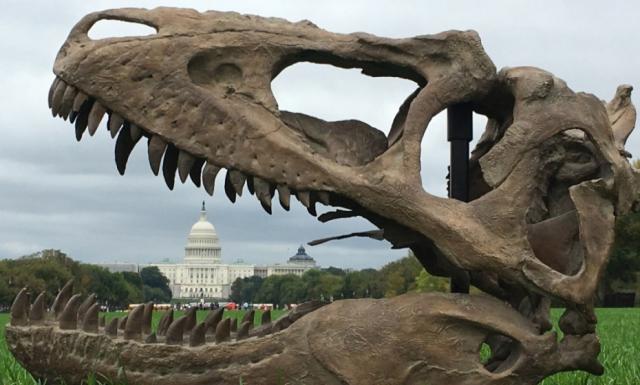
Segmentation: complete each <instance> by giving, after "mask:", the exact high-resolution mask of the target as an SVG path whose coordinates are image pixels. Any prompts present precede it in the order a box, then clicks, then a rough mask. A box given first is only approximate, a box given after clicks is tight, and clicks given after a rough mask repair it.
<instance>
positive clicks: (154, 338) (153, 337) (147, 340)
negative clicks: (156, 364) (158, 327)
mask: <svg viewBox="0 0 640 385" xmlns="http://www.w3.org/2000/svg"><path fill="white" fill-rule="evenodd" d="M144 343H145V344H156V343H158V337H157V336H156V333H151V334H149V335H148V336H147V338H145V339H144Z"/></svg>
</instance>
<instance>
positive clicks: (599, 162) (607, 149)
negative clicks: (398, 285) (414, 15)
mask: <svg viewBox="0 0 640 385" xmlns="http://www.w3.org/2000/svg"><path fill="white" fill-rule="evenodd" d="M102 19H117V20H123V21H129V22H136V23H142V24H146V25H149V26H152V27H154V28H155V29H156V31H157V33H156V34H154V35H150V36H144V37H121V38H108V39H98V40H94V39H91V38H89V37H88V31H89V29H90V28H91V27H92V26H93V24H94V23H96V22H97V21H99V20H102ZM303 61H306V62H313V63H323V64H330V65H333V66H337V67H341V68H359V69H361V70H362V72H363V73H364V74H365V75H369V76H389V77H399V78H404V79H409V80H412V81H414V82H415V83H416V90H415V92H413V93H412V94H411V95H409V96H408V97H407V99H406V100H405V102H404V103H403V104H402V105H401V106H400V107H399V110H398V113H397V115H396V117H395V119H394V121H393V124H392V127H391V128H390V129H389V131H388V132H389V134H388V135H387V134H385V133H384V132H382V131H380V130H378V129H377V128H374V127H371V126H369V125H368V124H365V123H363V122H360V121H357V120H346V121H336V122H327V121H324V120H321V119H318V118H315V117H312V116H308V115H305V114H301V113H292V112H287V111H282V110H280V109H279V108H278V105H277V103H276V101H275V98H274V96H273V94H272V92H271V88H270V84H271V81H272V80H273V79H274V78H275V77H276V76H277V75H278V74H279V73H280V72H281V71H282V70H283V69H285V68H287V67H288V66H291V65H293V64H295V63H298V62H303ZM54 73H55V75H56V78H55V81H54V83H53V85H52V87H51V91H50V94H49V105H50V107H51V109H52V112H53V115H54V116H60V117H62V118H63V119H65V120H66V119H69V120H70V121H71V122H72V123H73V124H74V125H75V133H76V136H77V138H78V140H80V138H81V137H82V136H83V135H84V134H85V133H86V132H88V133H89V134H90V135H93V134H94V133H95V132H96V130H97V128H98V127H99V125H100V123H101V121H102V119H103V116H105V115H107V116H108V121H107V122H106V126H107V127H108V129H109V130H110V132H111V134H112V136H114V137H115V136H116V135H117V140H116V144H115V160H116V165H117V168H118V170H119V171H120V173H124V171H125V168H126V164H127V159H128V157H129V154H130V153H131V151H132V149H133V148H134V146H135V145H136V144H137V143H138V142H139V141H140V140H141V139H143V138H145V139H146V140H147V141H148V154H149V163H150V166H151V169H152V171H153V172H154V173H155V174H158V173H159V172H160V171H162V174H163V177H164V179H165V181H166V183H167V185H168V186H169V188H173V184H174V179H175V176H176V173H178V175H179V177H180V179H181V180H182V181H183V182H184V181H185V180H186V179H188V178H191V179H192V181H193V182H194V184H195V185H196V186H198V187H200V186H201V185H203V187H204V188H205V189H206V191H207V192H209V193H210V194H212V193H213V189H214V180H215V177H216V175H217V174H218V172H219V171H220V170H221V169H223V168H224V169H227V174H226V179H225V186H224V191H225V193H226V195H227V196H228V197H229V199H231V200H232V201H235V199H236V196H237V195H240V194H241V193H242V191H243V187H244V185H245V184H246V185H247V187H248V189H249V192H250V193H252V194H254V195H255V196H256V197H257V199H258V201H259V202H260V204H261V205H262V207H263V208H264V209H265V210H266V211H267V212H271V210H272V198H273V197H274V195H275V192H276V191H277V193H278V199H279V202H280V204H281V205H282V206H283V207H284V208H285V209H288V208H289V204H290V198H291V196H295V197H296V198H297V199H298V200H299V201H300V202H301V203H302V204H303V205H304V206H305V207H306V208H307V209H308V211H309V212H310V213H311V214H312V215H316V209H315V207H316V204H318V203H320V204H323V205H326V206H332V207H337V208H339V209H337V210H335V211H328V212H325V213H324V214H322V215H320V216H319V217H318V219H319V220H321V221H323V222H326V221H330V220H335V219H340V218H346V217H353V216H359V217H363V218H365V219H367V220H368V221H370V222H371V223H372V224H373V225H375V227H376V230H375V231H372V232H369V233H359V234H358V235H367V234H368V235H371V236H372V237H377V238H379V239H382V238H383V239H385V240H387V241H388V242H390V243H391V244H392V245H393V246H394V247H396V248H408V249H411V250H412V252H413V253H414V255H415V256H416V257H417V258H418V260H419V261H420V262H421V263H422V264H423V265H424V267H425V268H426V269H427V270H428V271H429V272H430V273H432V274H435V275H439V276H447V277H459V276H465V277H467V279H468V280H469V281H470V283H471V284H472V285H473V286H475V287H476V288H478V289H480V290H481V291H482V292H483V294H479V295H469V294H464V293H457V294H415V293H414V294H408V295H403V296H399V297H396V298H391V299H384V300H370V299H366V300H345V301H337V302H335V303H332V304H329V305H326V306H323V305H324V304H321V303H315V302H311V303H308V304H305V305H304V306H301V307H299V308H298V309H297V310H296V311H293V312H291V313H290V314H288V315H286V316H284V317H282V318H281V319H279V320H278V321H274V322H270V319H269V317H266V318H265V320H264V324H263V325H262V326H259V327H253V323H252V321H251V320H250V319H246V320H244V322H241V324H240V325H236V324H235V323H234V322H231V321H229V319H228V318H223V317H222V313H220V312H212V313H211V314H209V315H208V317H207V319H206V320H205V321H203V322H202V323H196V322H195V318H194V315H193V314H187V315H186V316H184V317H182V318H178V319H175V320H174V319H173V313H171V312H169V313H166V314H165V315H164V317H163V319H162V321H161V323H160V325H159V327H158V329H157V330H156V331H155V332H152V331H151V328H150V322H151V321H150V320H151V318H150V314H151V312H152V308H153V307H152V306H151V305H149V304H147V305H140V307H138V308H136V309H135V310H133V311H132V312H131V313H130V314H129V316H128V317H127V319H126V320H124V321H121V322H120V324H121V325H120V326H121V327H122V329H123V330H124V334H123V335H122V336H120V337H119V336H118V324H117V322H115V321H113V322H110V323H108V324H104V325H103V323H102V322H100V321H99V318H98V307H97V306H96V305H95V301H96V299H95V297H89V298H87V299H86V300H84V301H82V300H81V298H80V297H79V296H71V285H68V286H66V287H65V288H64V289H63V290H62V291H61V292H60V294H59V296H58V298H57V300H56V303H55V304H54V306H53V308H52V312H51V314H47V313H46V312H45V311H44V309H45V305H44V303H43V301H42V298H40V297H39V298H38V299H37V300H36V301H35V302H34V303H33V305H31V309H30V310H29V299H28V295H27V291H26V290H25V291H23V292H21V293H20V294H19V295H18V298H16V301H15V304H14V306H13V309H12V321H11V325H10V326H8V328H7V341H8V343H9V346H10V348H11V350H12V351H13V353H14V355H15V356H16V357H17V358H18V360H19V361H20V362H22V363H23V364H24V365H25V366H26V367H27V368H28V369H29V370H30V371H31V372H32V373H34V374H35V375H36V376H38V377H41V378H46V379H52V380H53V379H57V378H62V379H64V380H66V381H67V382H68V383H79V382H80V381H82V379H83V378H84V376H85V375H86V373H87V372H91V371H94V372H98V373H100V374H102V375H104V376H105V377H107V378H110V379H117V378H118V375H119V374H121V373H123V372H126V374H127V378H128V379H129V381H130V382H131V383H135V384H162V385H172V384H194V385H195V384H213V383H216V384H237V383H239V379H243V381H245V383H249V384H273V383H279V382H278V381H280V383H296V384H298V383H299V384H424V383H429V384H444V383H451V384H518V385H522V384H536V383H538V382H539V381H540V380H541V379H543V378H544V377H546V376H549V375H551V374H553V373H556V372H559V371H567V370H584V371H588V372H591V373H595V374H599V373H602V371H603V367H602V366H601V364H600V363H599V362H598V358H597V356H598V353H599V350H600V346H599V341H598V338H597V336H596V334H595V325H596V317H595V315H594V309H593V302H594V296H595V294H596V289H597V286H598V282H599V279H600V277H601V275H602V272H603V269H604V268H605V266H606V263H607V258H608V256H609V253H610V251H611V247H612V244H613V240H614V222H615V220H616V217H618V216H620V215H623V214H625V213H627V212H629V211H631V210H634V209H635V208H636V205H637V201H638V191H639V183H640V179H639V177H638V173H637V172H636V171H635V170H634V169H633V167H631V166H630V164H629V162H628V160H627V157H628V156H629V153H628V152H627V151H626V150H625V148H624V143H625V141H626V138H627V137H628V136H629V134H630V133H631V131H632V130H633V128H634V125H635V109H634V107H633V105H632V104H631V101H630V94H631V87H630V86H627V85H623V86H620V87H619V88H618V90H617V92H616V95H615V97H614V99H613V100H612V101H611V102H609V103H604V102H602V101H601V100H599V99H598V98H596V97H595V96H593V95H590V94H586V93H576V92H574V91H572V90H571V89H570V88H568V87H567V85H566V84H565V82H564V81H562V80H561V79H558V78H556V77H555V76H553V75H552V74H551V73H549V72H546V71H544V70H541V69H537V68H533V67H517V68H504V69H502V70H500V71H496V68H495V66H494V64H493V63H492V62H491V60H490V59H489V57H488V56H487V55H486V54H485V52H484V50H483V48H482V45H481V42H480V38H479V37H478V35H477V34H476V33H475V32H473V31H466V32H461V31H448V32H444V33H440V34H436V35H423V36H416V37H413V38H404V39H388V38H381V37H377V36H373V35H369V34H364V33H354V34H346V35H345V34H335V33H330V32H327V31H325V30H322V29H320V28H318V27H317V26H315V25H314V24H313V23H311V22H309V21H300V22H297V23H290V22H287V21H285V20H282V19H275V18H262V17H257V16H244V15H239V14H236V13H223V12H214V11H210V12H205V13H199V12H196V11H193V10H186V9H173V8H158V9H153V10H144V9H116V10H107V11H102V12H96V13H92V14H89V15H87V16H86V17H84V18H83V19H82V20H81V21H80V22H79V23H78V24H77V25H76V26H74V27H73V29H72V30H71V33H70V34H69V37H68V39H67V41H66V42H65V43H64V45H63V46H62V48H61V49H60V52H59V54H58V57H57V58H56V60H55V65H54ZM460 105H464V106H467V108H469V109H471V110H473V111H475V112H476V113H479V114H483V115H485V116H486V117H487V118H488V123H487V125H486V128H485V131H484V134H483V135H482V137H481V139H480V141H479V142H478V144H477V146H476V148H475V150H474V151H473V153H472V155H471V158H470V160H469V191H468V193H469V201H468V202H461V201H457V200H453V199H444V198H440V197H436V196H434V195H431V194H429V193H428V192H426V191H424V189H423V188H422V183H421V177H420V153H421V148H420V146H421V140H422V138H423V135H424V133H425V130H426V129H427V127H428V125H429V122H430V120H431V119H432V118H433V117H434V116H435V115H436V114H438V113H439V112H441V111H443V110H445V109H448V108H453V107H455V106H460ZM552 300H553V301H555V302H556V303H558V304H562V305H563V306H564V307H565V308H566V310H565V311H564V314H563V315H562V317H561V319H560V322H559V327H560V329H561V330H562V331H563V334H564V336H563V337H562V338H561V339H559V338H558V337H557V335H556V333H554V332H552V331H551V328H552V325H551V322H550V318H549V308H550V303H551V301H552ZM187 335H188V336H189V337H188V338H187V337H186V336H187ZM183 340H184V343H183ZM483 343H486V344H488V345H489V346H490V347H491V351H492V355H491V358H490V359H489V360H488V362H481V360H480V358H479V356H478V352H479V350H480V346H481V345H482V344H483Z"/></svg>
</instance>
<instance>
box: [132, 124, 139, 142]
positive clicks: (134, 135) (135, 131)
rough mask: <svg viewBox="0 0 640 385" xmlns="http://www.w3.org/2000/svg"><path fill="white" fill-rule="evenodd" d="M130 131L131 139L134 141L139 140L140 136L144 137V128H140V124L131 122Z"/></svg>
mask: <svg viewBox="0 0 640 385" xmlns="http://www.w3.org/2000/svg"><path fill="white" fill-rule="evenodd" d="M129 133H130V134H131V140H133V141H134V142H137V141H139V140H140V138H142V128H140V126H138V125H137V124H133V123H131V124H130V125H129Z"/></svg>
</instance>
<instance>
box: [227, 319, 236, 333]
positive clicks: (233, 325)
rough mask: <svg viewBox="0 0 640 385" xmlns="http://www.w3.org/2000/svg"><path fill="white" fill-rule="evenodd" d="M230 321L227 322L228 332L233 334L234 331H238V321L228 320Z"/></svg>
mask: <svg viewBox="0 0 640 385" xmlns="http://www.w3.org/2000/svg"><path fill="white" fill-rule="evenodd" d="M230 320H231V321H229V330H230V331H231V332H233V333H235V332H236V331H238V319H237V318H230Z"/></svg>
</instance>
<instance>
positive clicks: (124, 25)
mask: <svg viewBox="0 0 640 385" xmlns="http://www.w3.org/2000/svg"><path fill="white" fill-rule="evenodd" d="M157 33H158V31H157V30H156V29H155V28H154V27H151V26H149V25H146V24H143V23H136V22H130V21H122V20H110V19H102V20H98V21H97V22H96V23H95V24H94V25H93V26H91V29H90V30H89V33H88V35H89V38H91V39H93V40H99V39H107V38H114V37H135V36H149V35H155V34H157Z"/></svg>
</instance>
